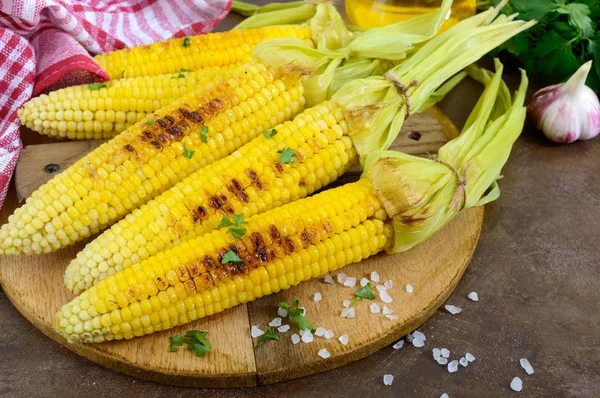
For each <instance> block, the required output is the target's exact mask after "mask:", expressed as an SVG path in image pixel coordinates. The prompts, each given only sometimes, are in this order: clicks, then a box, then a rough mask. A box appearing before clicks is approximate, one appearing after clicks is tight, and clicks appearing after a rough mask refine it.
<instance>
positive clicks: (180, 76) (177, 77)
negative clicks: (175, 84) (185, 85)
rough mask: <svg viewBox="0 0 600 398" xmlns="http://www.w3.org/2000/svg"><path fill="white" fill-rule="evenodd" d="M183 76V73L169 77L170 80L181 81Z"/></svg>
mask: <svg viewBox="0 0 600 398" xmlns="http://www.w3.org/2000/svg"><path fill="white" fill-rule="evenodd" d="M184 77H185V75H184V74H183V73H180V74H178V75H177V76H171V79H183V78H184Z"/></svg>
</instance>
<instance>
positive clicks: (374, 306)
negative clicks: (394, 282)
mask: <svg viewBox="0 0 600 398" xmlns="http://www.w3.org/2000/svg"><path fill="white" fill-rule="evenodd" d="M369 308H370V309H371V314H379V313H380V312H381V307H380V306H379V304H377V303H373V304H371V306H370V307H369Z"/></svg>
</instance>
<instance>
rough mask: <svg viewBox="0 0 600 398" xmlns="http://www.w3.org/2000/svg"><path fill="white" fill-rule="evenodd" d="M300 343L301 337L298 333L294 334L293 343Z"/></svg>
mask: <svg viewBox="0 0 600 398" xmlns="http://www.w3.org/2000/svg"><path fill="white" fill-rule="evenodd" d="M299 342H300V336H298V335H297V334H296V333H294V334H293V335H292V343H294V344H298V343H299Z"/></svg>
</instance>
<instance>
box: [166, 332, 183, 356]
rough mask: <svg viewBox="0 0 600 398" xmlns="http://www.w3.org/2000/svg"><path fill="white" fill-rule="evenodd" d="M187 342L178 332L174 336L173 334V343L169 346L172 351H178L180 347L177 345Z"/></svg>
mask: <svg viewBox="0 0 600 398" xmlns="http://www.w3.org/2000/svg"><path fill="white" fill-rule="evenodd" d="M184 343H185V338H184V337H182V336H180V335H178V334H174V335H173V336H171V345H170V346H169V351H170V352H177V351H178V349H177V347H179V346H182V345H183V344H184Z"/></svg>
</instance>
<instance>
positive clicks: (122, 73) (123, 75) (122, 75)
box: [121, 70, 125, 78]
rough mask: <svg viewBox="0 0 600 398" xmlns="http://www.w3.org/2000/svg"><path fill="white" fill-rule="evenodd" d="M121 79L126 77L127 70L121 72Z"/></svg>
mask: <svg viewBox="0 0 600 398" xmlns="http://www.w3.org/2000/svg"><path fill="white" fill-rule="evenodd" d="M121 77H122V78H123V77H125V70H122V71H121Z"/></svg>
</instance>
